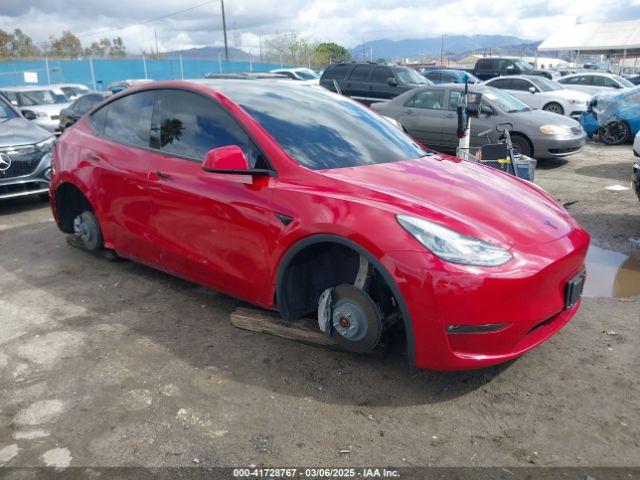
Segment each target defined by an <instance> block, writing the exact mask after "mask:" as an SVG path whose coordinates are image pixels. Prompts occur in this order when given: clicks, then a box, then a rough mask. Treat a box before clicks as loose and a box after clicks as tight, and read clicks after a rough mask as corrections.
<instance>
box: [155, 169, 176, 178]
mask: <svg viewBox="0 0 640 480" xmlns="http://www.w3.org/2000/svg"><path fill="white" fill-rule="evenodd" d="M156 176H157V177H158V178H161V179H163V180H171V179H172V177H171V175H167V174H166V173H162V172H161V171H160V170H157V171H156Z"/></svg>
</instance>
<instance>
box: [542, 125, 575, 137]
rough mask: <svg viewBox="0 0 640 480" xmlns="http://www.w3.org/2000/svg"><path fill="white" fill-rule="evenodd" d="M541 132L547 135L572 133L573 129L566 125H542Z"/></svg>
mask: <svg viewBox="0 0 640 480" xmlns="http://www.w3.org/2000/svg"><path fill="white" fill-rule="evenodd" d="M540 133H544V134H545V135H571V129H570V128H569V127H565V126H564V125H542V126H541V127H540Z"/></svg>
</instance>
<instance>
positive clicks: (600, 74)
mask: <svg viewBox="0 0 640 480" xmlns="http://www.w3.org/2000/svg"><path fill="white" fill-rule="evenodd" d="M583 75H591V76H595V77H609V78H612V77H618V76H619V75H616V74H615V73H608V72H596V71H594V70H584V71H582V72H578V73H571V74H569V75H565V76H564V77H562V78H571V77H578V76H583Z"/></svg>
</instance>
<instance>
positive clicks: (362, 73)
mask: <svg viewBox="0 0 640 480" xmlns="http://www.w3.org/2000/svg"><path fill="white" fill-rule="evenodd" d="M371 70H372V68H371V67H370V66H369V65H357V66H356V67H355V68H354V69H353V71H352V72H351V75H349V80H351V81H354V82H366V81H367V80H369V77H370V76H371Z"/></svg>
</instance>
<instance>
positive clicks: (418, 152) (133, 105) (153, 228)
mask: <svg viewBox="0 0 640 480" xmlns="http://www.w3.org/2000/svg"><path fill="white" fill-rule="evenodd" d="M445 104H447V103H446V102H445ZM53 172H54V173H53V180H52V183H51V199H52V200H51V202H52V208H53V212H54V216H55V218H56V221H57V224H58V226H59V228H60V229H61V230H62V231H63V232H66V233H69V234H74V235H75V238H76V239H79V240H80V241H81V242H82V244H83V245H84V247H85V248H86V249H89V250H96V249H108V250H112V251H114V253H116V254H117V255H119V256H121V257H125V258H128V259H132V260H136V261H139V262H142V263H144V264H147V265H151V266H153V267H156V268H158V269H161V270H164V271H166V272H169V273H171V274H174V275H177V276H180V277H183V278H186V279H189V280H191V281H193V282H196V283H198V284H202V285H205V286H208V287H211V288H214V289H216V290H220V291H222V292H226V293H227V294H229V295H232V296H234V297H238V298H241V299H243V300H245V301H247V302H251V303H253V304H255V305H258V306H260V307H264V308H268V309H277V310H278V311H279V312H280V314H281V315H282V316H283V317H284V318H286V319H289V320H295V319H299V318H301V317H305V316H310V315H312V316H314V317H315V316H317V318H318V328H319V329H320V330H322V331H323V332H325V333H326V334H327V335H330V336H333V337H335V339H336V341H337V342H338V343H340V344H341V345H342V346H344V347H345V348H347V349H349V350H351V351H355V352H365V351H368V350H371V349H372V348H374V347H375V346H376V344H377V343H378V342H380V340H381V339H382V338H383V337H384V336H385V335H388V334H389V332H390V331H391V330H393V329H401V330H402V331H403V332H404V335H405V336H406V344H407V354H408V357H409V359H410V362H411V363H412V364H413V365H416V366H417V367H420V368H429V369H469V368H477V367H484V366H488V365H491V364H495V363H499V362H504V361H506V360H509V359H512V358H515V357H517V356H519V355H521V354H523V353H524V352H526V351H528V350H530V349H531V348H533V347H535V346H536V345H539V344H540V343H541V342H543V341H544V340H546V339H547V338H549V337H550V336H551V335H553V334H554V333H556V332H557V331H558V330H559V329H560V328H562V327H563V326H564V325H565V324H566V323H567V322H568V321H569V320H570V319H571V318H572V317H573V316H574V315H575V313H576V311H577V309H578V307H579V304H580V293H581V288H582V283H583V282H584V258H585V254H586V251H587V247H588V244H589V235H588V234H587V232H585V230H583V229H582V228H581V227H580V225H578V223H577V222H576V221H575V220H574V219H573V218H572V217H571V216H570V215H569V214H568V213H567V212H566V211H565V210H564V208H563V207H562V206H560V205H559V204H558V203H556V202H555V201H554V200H553V199H552V198H551V197H550V196H549V195H547V194H546V193H545V192H544V191H543V190H541V189H540V188H538V187H536V186H535V185H533V184H531V183H528V182H525V181H523V180H519V179H516V178H513V177H511V176H508V175H506V174H504V173H502V172H499V171H497V170H493V169H490V168H487V167H485V166H482V165H478V164H475V163H470V162H467V161H461V160H459V159H457V158H454V157H449V156H444V155H440V154H438V153H435V152H431V151H428V150H425V149H424V148H423V147H422V146H420V145H419V144H417V143H416V142H415V141H414V140H413V139H411V138H410V137H408V136H407V135H405V134H404V133H403V132H402V131H400V130H399V129H398V128H396V127H395V126H393V125H392V124H391V123H390V122H388V121H387V120H385V119H384V118H382V117H380V116H378V115H377V114H376V113H375V112H372V111H370V110H369V109H367V108H366V107H363V106H361V105H359V104H358V103H356V102H354V101H351V100H349V99H347V98H345V97H341V96H338V95H336V94H333V93H331V92H329V91H326V90H323V89H322V88H321V87H315V86H310V85H294V84H293V83H291V82H276V81H271V80H230V79H225V80H210V81H193V82H192V81H182V82H155V83H150V84H146V85H142V86H139V87H134V88H131V89H128V90H126V91H124V92H122V93H120V94H118V95H115V96H113V97H111V98H110V99H108V100H107V101H105V102H103V103H102V104H101V105H99V106H98V107H96V108H94V109H93V111H91V112H90V113H89V114H87V115H85V116H84V117H83V118H82V119H81V120H80V121H79V122H78V123H77V124H76V125H75V126H74V127H72V128H70V129H69V130H68V131H66V132H65V133H64V135H62V137H60V139H59V140H58V142H57V143H56V145H55V148H54V151H53Z"/></svg>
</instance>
